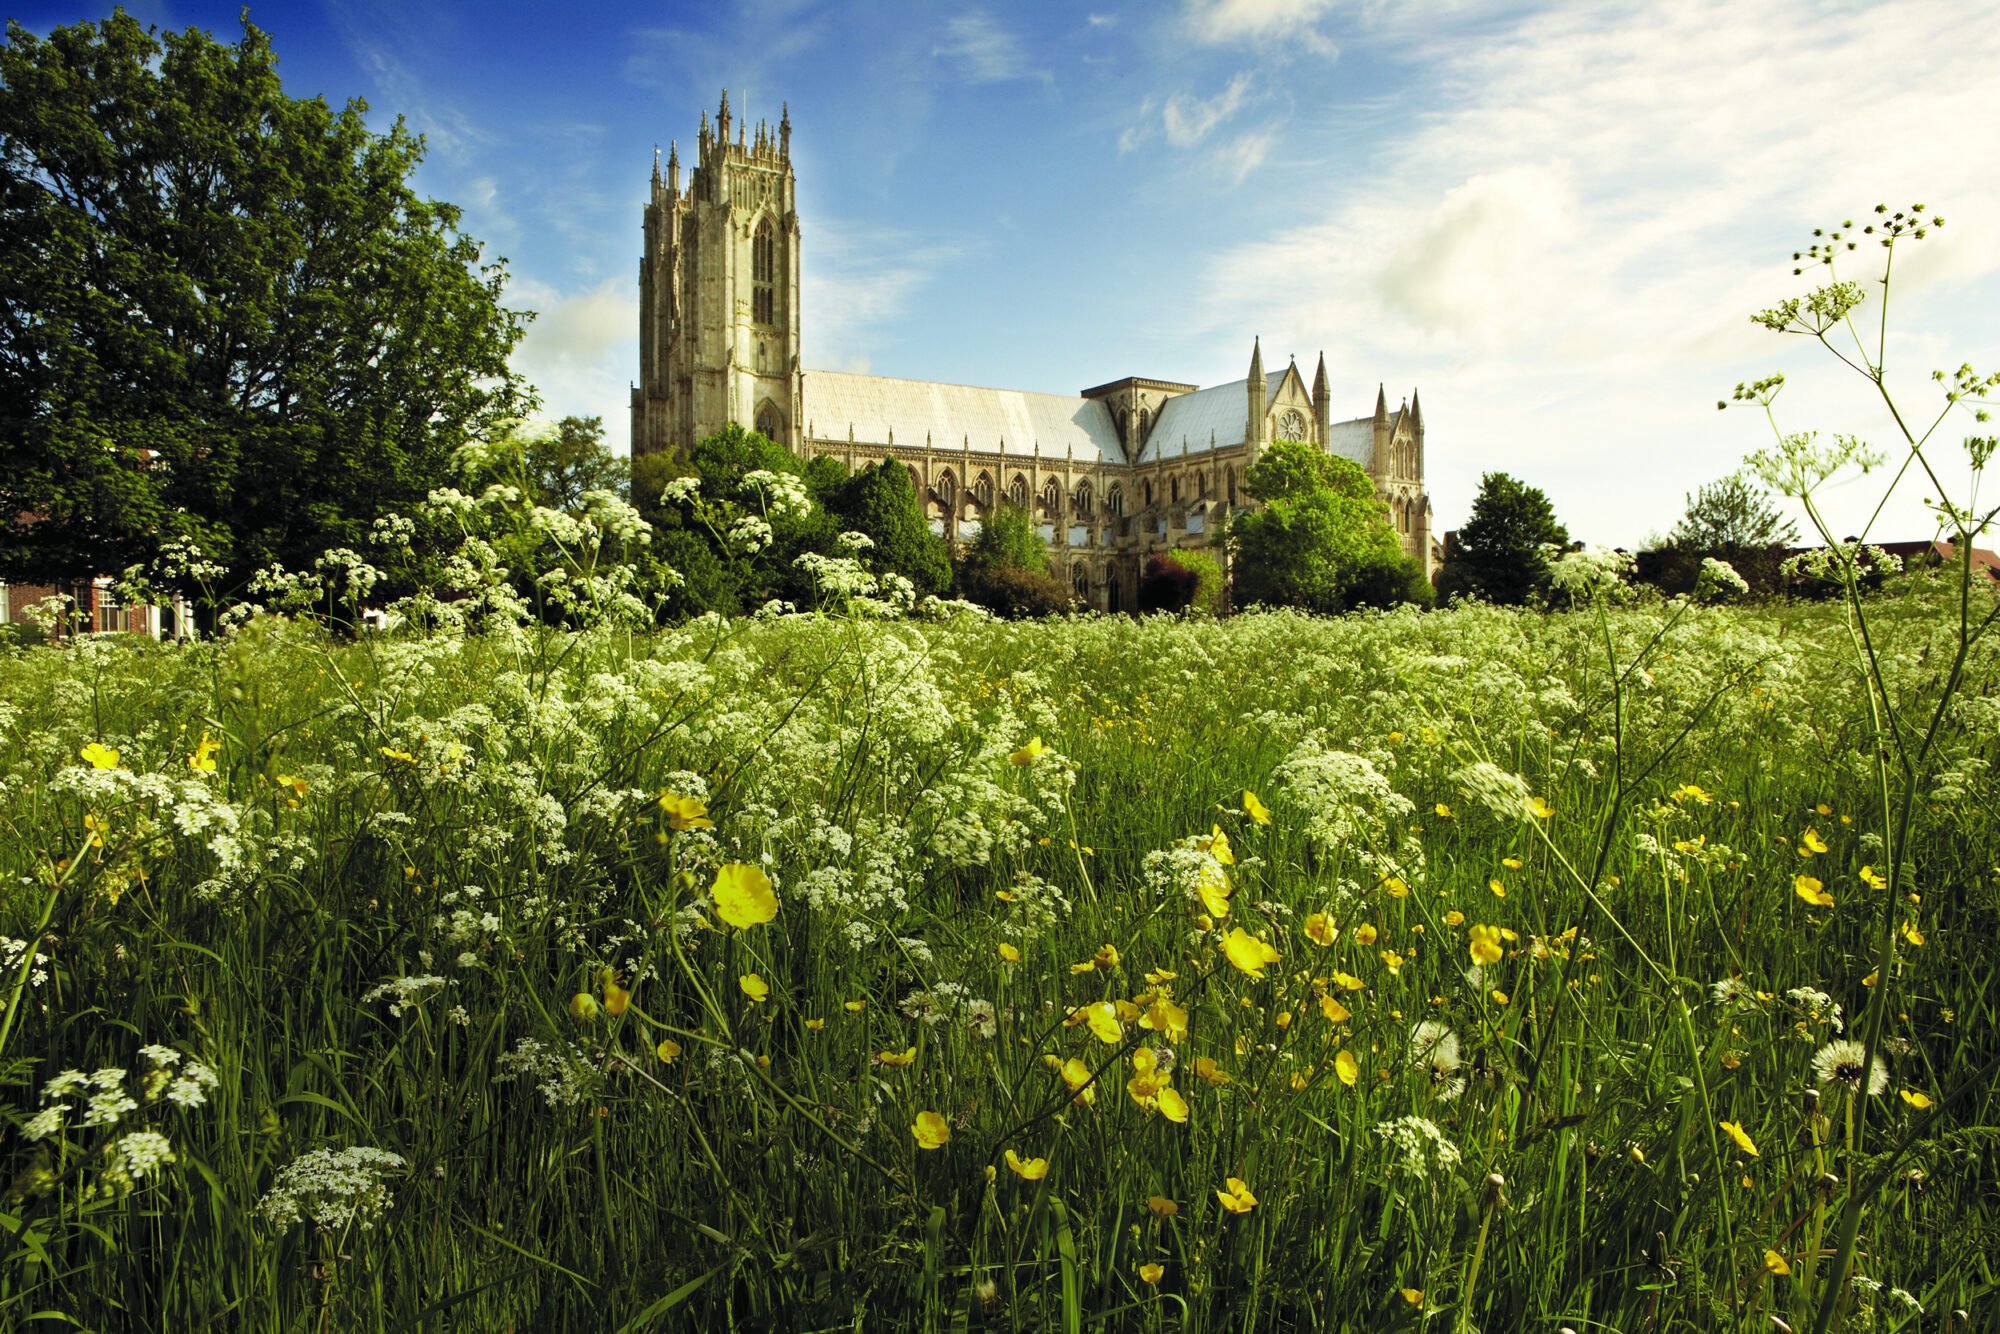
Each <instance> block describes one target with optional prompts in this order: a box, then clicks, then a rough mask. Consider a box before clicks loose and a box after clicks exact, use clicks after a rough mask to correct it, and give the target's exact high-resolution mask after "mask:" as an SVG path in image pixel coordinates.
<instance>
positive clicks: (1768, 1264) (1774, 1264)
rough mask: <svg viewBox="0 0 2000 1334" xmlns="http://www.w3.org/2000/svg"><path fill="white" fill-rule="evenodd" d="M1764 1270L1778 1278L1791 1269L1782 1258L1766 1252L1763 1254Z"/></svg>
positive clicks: (1772, 1252) (1773, 1252) (1775, 1253)
mask: <svg viewBox="0 0 2000 1334" xmlns="http://www.w3.org/2000/svg"><path fill="white" fill-rule="evenodd" d="M1764 1269H1765V1271H1766V1272H1767V1273H1772V1274H1776V1275H1778V1277H1780V1278H1783V1277H1784V1276H1785V1275H1786V1274H1789V1273H1791V1272H1792V1267H1791V1265H1789V1264H1787V1263H1786V1262H1785V1257H1784V1256H1782V1255H1780V1254H1778V1253H1777V1252H1776V1251H1768V1250H1767V1251H1765V1252H1764Z"/></svg>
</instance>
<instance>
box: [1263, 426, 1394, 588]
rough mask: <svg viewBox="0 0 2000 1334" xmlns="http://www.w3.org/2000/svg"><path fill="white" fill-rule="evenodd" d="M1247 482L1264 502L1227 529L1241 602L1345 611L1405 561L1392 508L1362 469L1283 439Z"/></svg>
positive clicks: (1270, 449) (1268, 453) (1266, 452)
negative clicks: (1391, 517) (1383, 573)
mask: <svg viewBox="0 0 2000 1334" xmlns="http://www.w3.org/2000/svg"><path fill="white" fill-rule="evenodd" d="M1243 482H1244V489H1245V490H1246V491H1248V492H1249V494H1250V495H1251V497H1252V498H1253V499H1255V500H1257V501H1259V502H1261V503H1260V505H1259V507H1258V508H1256V509H1253V510H1250V511H1248V512H1247V513H1244V514H1240V515H1238V516H1236V518H1235V519H1234V520H1232V521H1231V523H1230V525H1229V530H1228V536H1227V540H1228V543H1229V547H1230V550H1231V551H1232V553H1233V554H1234V557H1235V565H1236V600H1237V602H1238V604H1239V605H1241V606H1245V607H1251V606H1267V607H1300V608H1303V609H1305V610H1308V611H1316V612H1325V613H1335V612H1342V611H1346V610H1348V609H1349V608H1350V607H1352V606H1354V605H1355V604H1356V601H1357V594H1358V593H1359V592H1361V591H1362V590H1363V589H1364V588H1374V587H1376V586H1378V585H1382V584H1383V583H1384V581H1383V578H1382V576H1381V574H1380V571H1383V570H1385V569H1388V570H1393V569H1395V568H1396V567H1397V566H1399V565H1400V564H1402V563H1404V557H1403V554H1402V546H1401V544H1400V543H1399V542H1398V541H1397V538H1396V533H1395V530H1394V529H1393V528H1392V527H1390V524H1389V507H1388V506H1387V505H1386V504H1384V503H1383V502H1382V500H1381V499H1380V498H1379V497H1377V496H1376V494H1375V484H1374V482H1372V481H1370V480H1369V477H1368V474H1367V473H1366V472H1364V471H1362V469H1361V467H1360V465H1359V464H1356V463H1354V462H1352V461H1350V460H1348V459H1343V458H1337V457H1335V456H1333V455H1331V454H1327V453H1325V452H1323V451H1322V450H1320V449H1319V448H1318V447H1316V446H1314V445H1310V444H1302V443H1300V442H1298V441H1294V440H1280V441H1277V442H1276V443H1274V444H1273V445H1271V446H1270V448H1268V449H1266V450H1265V451H1264V453H1263V455H1262V457H1260V458H1259V459H1258V460H1257V462H1256V463H1254V464H1252V465H1251V467H1250V469H1249V470H1248V471H1247V472H1246V473H1245V474H1244V479H1243ZM1418 577H1419V579H1421V572H1419V575H1418Z"/></svg>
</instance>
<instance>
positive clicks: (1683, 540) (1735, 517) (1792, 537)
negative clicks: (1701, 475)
mask: <svg viewBox="0 0 2000 1334" xmlns="http://www.w3.org/2000/svg"><path fill="white" fill-rule="evenodd" d="M1798 540H1799V530H1798V526H1797V525H1796V524H1794V523H1793V522H1792V521H1791V520H1790V519H1787V518H1786V517H1785V516H1784V515H1783V514H1782V513H1780V512H1779V510H1778V507H1777V506H1776V505H1775V504H1773V503H1772V501H1771V497H1770V496H1769V495H1768V494H1766V493H1765V492H1764V491H1763V490H1761V489H1760V488H1759V487H1758V486H1757V485H1756V483H1754V482H1751V481H1750V480H1749V479H1747V478H1745V477H1744V476H1743V475H1742V474H1741V473H1732V474H1731V475H1730V476H1728V477H1724V478H1721V479H1719V480H1717V481H1713V482H1710V483H1709V484H1708V485H1706V486H1704V487H1702V488H1701V489H1700V490H1698V491H1696V492H1695V493H1694V494H1692V495H1690V496H1689V497H1688V498H1687V513H1685V514H1683V515H1682V516H1681V520H1680V522H1679V523H1677V524H1675V525H1674V530H1673V532H1671V533H1669V534H1667V542H1666V545H1667V546H1669V547H1672V548H1674V549H1675V550H1679V551H1699V552H1706V553H1709V554H1713V555H1725V554H1726V553H1731V552H1741V551H1752V550H1762V549H1764V548H1766V547H1774V546H1786V545H1789V544H1791V543H1793V542H1796V541H1798Z"/></svg>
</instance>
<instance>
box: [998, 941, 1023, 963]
mask: <svg viewBox="0 0 2000 1334" xmlns="http://www.w3.org/2000/svg"><path fill="white" fill-rule="evenodd" d="M1000 958H1001V960H1002V961H1003V962H1006V963H1019V962H1021V951H1020V950H1018V949H1016V948H1015V947H1014V946H1012V945H1009V944H1008V943H1007V942H1006V941H1004V940H1003V941H1001V942H1000Z"/></svg>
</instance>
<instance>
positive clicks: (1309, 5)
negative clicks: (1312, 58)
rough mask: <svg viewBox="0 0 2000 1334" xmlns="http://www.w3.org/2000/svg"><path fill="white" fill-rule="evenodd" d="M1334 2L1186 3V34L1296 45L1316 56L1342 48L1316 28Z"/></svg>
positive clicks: (1204, 0)
mask: <svg viewBox="0 0 2000 1334" xmlns="http://www.w3.org/2000/svg"><path fill="white" fill-rule="evenodd" d="M1334 3H1335V0H1187V7H1186V9H1185V10H1184V11H1183V18H1184V19H1185V24H1184V27H1185V29H1186V31H1187V32H1188V33H1189V34H1190V35H1192V36H1193V37H1194V39H1195V40H1196V41H1199V42H1205V43H1210V44H1243V45H1272V44H1276V43H1282V42H1296V43H1298V45H1299V46H1300V47H1301V48H1302V49H1304V50H1306V51H1310V52H1312V53H1313V54H1315V55H1322V56H1332V55H1337V54H1339V51H1340V48H1339V47H1338V46H1337V45H1336V44H1335V43H1334V41H1333V39H1332V38H1330V37H1328V36H1326V34H1324V33H1323V32H1321V31H1320V30H1319V28H1318V27H1317V26H1316V25H1317V24H1318V23H1319V21H1320V20H1321V19H1322V18H1324V17H1325V16H1326V15H1327V12H1328V11H1329V10H1331V9H1332V8H1333V7H1334Z"/></svg>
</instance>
